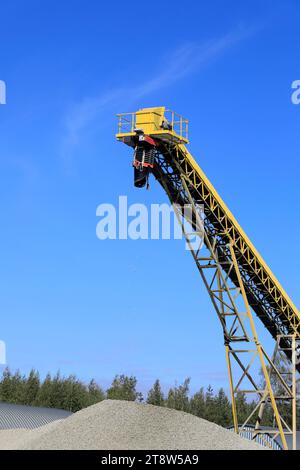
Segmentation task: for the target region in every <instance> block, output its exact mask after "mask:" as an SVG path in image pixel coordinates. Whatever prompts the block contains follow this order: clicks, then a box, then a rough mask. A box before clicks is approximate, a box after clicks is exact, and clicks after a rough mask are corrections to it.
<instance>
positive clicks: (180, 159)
mask: <svg viewBox="0 0 300 470" xmlns="http://www.w3.org/2000/svg"><path fill="white" fill-rule="evenodd" d="M118 119H119V123H118V133H117V135H116V137H117V139H118V140H119V141H121V142H124V143H126V144H127V145H130V146H132V147H134V146H135V139H136V135H137V132H143V133H144V134H145V135H147V136H149V137H151V138H153V139H154V140H155V142H156V148H157V154H156V161H155V165H154V168H153V171H152V172H153V174H154V176H155V178H156V179H157V180H158V181H159V183H160V184H161V185H162V187H163V188H164V190H165V191H166V193H167V195H168V197H169V199H170V201H171V203H172V204H173V206H174V208H175V213H176V215H177V217H178V220H179V222H180V224H181V226H182V230H183V233H184V235H185V237H186V239H187V242H188V243H190V239H189V234H188V233H187V232H186V231H185V229H184V225H183V223H182V218H183V217H184V211H183V208H184V206H185V205H186V204H189V205H190V206H191V207H192V216H191V217H190V220H189V221H188V222H189V223H190V225H191V227H192V228H193V229H194V230H196V231H197V230H198V229H197V227H199V224H200V223H201V221H200V220H197V219H198V218H199V212H198V207H199V206H200V205H201V206H202V207H203V210H204V214H205V221H204V243H205V245H206V247H207V249H208V250H209V256H208V257H204V256H201V253H200V248H201V243H200V244H199V248H198V249H194V248H192V247H191V250H190V251H191V252H192V255H193V257H194V260H195V262H196V265H197V268H198V270H199V273H200V275H201V277H202V279H203V281H204V284H205V286H206V288H207V290H208V293H209V295H210V298H211V300H212V303H213V306H214V308H215V310H216V312H217V314H218V317H219V319H220V321H221V324H222V327H223V332H224V343H225V349H226V359H227V365H228V372H229V381H230V388H231V398H232V406H233V419H234V424H235V430H236V432H240V431H241V428H242V427H243V426H246V425H247V424H249V420H251V419H253V416H252V415H251V416H250V417H249V419H247V420H246V422H245V423H239V420H238V416H237V410H236V405H235V397H236V394H237V393H238V391H239V390H242V388H241V385H242V383H243V382H245V381H247V383H248V384H250V388H249V389H244V390H242V391H243V392H244V393H255V394H256V395H257V396H258V399H259V401H258V405H257V410H255V411H259V413H260V414H261V413H262V410H263V406H262V404H263V403H266V402H267V403H269V404H270V406H271V407H272V409H273V412H274V416H275V420H276V423H277V431H275V432H274V435H278V434H279V435H280V437H281V440H282V443H283V447H284V448H287V441H286V438H285V434H286V433H288V432H289V431H290V430H291V426H290V425H288V424H287V423H286V422H285V420H284V419H283V417H282V416H281V415H280V405H279V403H280V400H285V401H286V400H290V401H292V402H293V403H295V400H296V395H295V394H296V390H295V387H294V389H291V387H289V385H288V384H287V383H286V381H285V379H284V377H282V375H281V374H280V371H278V370H277V368H276V366H275V364H274V363H273V361H272V359H270V358H269V356H268V355H267V353H266V352H265V350H264V348H263V347H262V345H261V344H260V342H259V339H258V336H257V332H256V328H255V325H254V319H253V316H252V311H254V312H255V313H256V315H257V316H258V318H259V319H260V320H261V321H262V323H263V324H264V326H265V327H266V328H267V329H268V331H269V332H270V333H271V335H272V336H273V338H274V339H275V340H277V338H278V337H280V338H281V347H282V350H284V351H285V354H286V356H287V357H288V359H289V360H290V361H291V362H292V361H293V357H294V356H295V341H296V342H297V341H299V340H300V312H299V310H298V309H297V308H296V306H295V305H294V303H293V302H292V300H291V299H290V297H289V296H288V294H287V293H286V292H285V290H284V289H283V287H282V286H281V284H280V283H279V281H278V280H277V278H276V277H275V275H274V274H273V273H272V271H271V269H270V268H269V267H268V265H267V263H266V262H265V261H264V259H263V258H262V256H261V255H260V254H259V252H258V251H257V249H256V248H255V247H254V245H253V244H252V242H251V241H250V239H249V238H248V236H247V235H246V233H245V232H244V231H243V229H242V228H241V226H240V225H239V223H238V222H237V220H236V218H235V217H234V216H233V214H232V213H231V212H230V210H229V209H228V207H227V205H226V204H225V202H224V201H223V200H222V198H221V197H220V196H219V194H218V193H217V191H216V189H215V188H214V187H213V185H212V184H211V182H210V181H209V180H208V178H207V177H206V175H205V174H204V172H203V171H202V170H201V168H200V167H199V165H198V164H197V163H196V161H195V160H194V158H193V157H192V155H191V154H190V152H189V151H188V149H187V147H186V144H187V143H188V121H187V120H186V119H184V118H182V117H181V116H180V115H178V114H176V113H174V112H172V111H167V110H166V108H165V107H157V108H146V109H141V110H139V111H137V112H135V113H126V114H119V115H118ZM208 273H209V274H208ZM236 345H238V347H237V346H236ZM246 356H248V359H246V358H245V357H246ZM256 360H258V362H259V366H260V368H261V369H262V371H263V376H264V379H265V388H264V389H262V388H261V386H259V384H257V380H256V379H255V378H253V375H252V374H251V368H253V367H254V363H255V361H256ZM232 361H234V362H235V367H234V366H233V363H232ZM236 368H237V369H239V371H240V373H241V376H239V375H238V373H237V369H236ZM297 369H298V372H299V371H300V365H299V364H297ZM271 374H275V375H276V376H277V378H278V379H279V380H280V381H281V382H282V384H283V387H284V389H285V390H286V395H285V397H284V399H283V398H282V397H281V396H276V394H275V392H274V391H273V390H272V384H271V382H270V375H271ZM235 376H236V377H237V379H236V383H235ZM288 392H289V394H288ZM253 415H254V413H253ZM257 419H258V421H257V423H256V431H255V432H256V433H258V432H259V429H260V426H259V425H260V420H261V416H258V417H257ZM294 419H295V417H294ZM293 429H294V430H295V422H294V427H293Z"/></svg>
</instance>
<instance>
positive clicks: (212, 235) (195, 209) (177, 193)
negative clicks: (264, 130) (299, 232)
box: [155, 152, 296, 449]
mask: <svg viewBox="0 0 300 470" xmlns="http://www.w3.org/2000/svg"><path fill="white" fill-rule="evenodd" d="M165 156H166V155H165V154H164V152H161V153H159V152H158V153H157V157H156V158H157V160H158V161H159V165H157V166H156V168H158V169H159V171H156V175H155V176H156V178H157V179H158V180H159V182H160V183H161V184H162V186H163V188H164V189H165V191H166V193H167V195H168V197H169V199H170V201H171V203H172V204H173V207H174V211H175V214H176V216H177V219H178V221H179V224H180V226H181V229H182V231H183V234H184V236H185V239H186V242H187V245H188V248H189V250H190V252H191V254H192V256H193V258H194V261H195V263H196V266H197V268H198V271H199V273H200V276H201V278H202V280H203V282H204V285H205V287H206V289H207V291H208V294H209V296H210V298H211V301H212V304H213V306H214V308H215V310H216V313H217V315H218V318H219V320H220V322H221V325H222V328H223V335H224V344H225V353H226V362H227V368H228V376H229V383H230V394H231V403H232V414H233V422H234V429H235V432H236V433H242V432H243V431H244V430H246V429H248V425H249V424H250V422H251V421H253V420H255V422H256V426H255V428H253V439H255V438H256V436H257V435H258V434H260V437H261V438H262V437H263V435H264V433H265V432H266V431H265V429H262V428H261V427H260V423H261V420H262V416H263V411H264V405H265V404H266V403H269V404H270V406H271V407H272V410H273V413H274V418H275V423H276V429H274V430H272V431H268V433H269V434H273V438H274V439H275V438H276V437H277V436H280V437H281V441H282V444H283V448H284V449H288V444H287V440H286V435H287V434H291V433H292V434H293V435H295V429H296V421H295V420H296V411H295V410H296V408H295V407H296V405H295V404H296V390H295V388H293V387H292V388H291V387H290V386H289V384H288V383H287V382H286V379H285V378H284V376H283V375H282V374H281V373H280V371H279V370H278V369H277V367H276V365H275V363H274V361H273V360H272V359H271V358H270V357H269V356H268V354H267V352H266V351H265V349H264V348H263V346H262V345H261V343H260V341H259V338H258V334H257V331H256V327H255V323H254V319H253V315H252V311H251V307H250V303H249V300H248V295H247V290H246V286H245V282H244V279H243V270H242V269H241V268H240V266H241V258H242V255H241V253H240V252H239V250H238V249H237V246H236V243H235V241H234V240H233V239H231V238H230V239H229V242H228V239H226V237H224V236H223V237H222V236H220V232H218V233H217V232H216V231H215V230H213V229H212V227H211V226H210V223H209V222H210V221H209V220H207V219H205V220H204V221H203V220H202V219H201V216H200V214H199V206H198V202H197V199H195V195H194V194H193V183H192V181H191V180H190V175H189V174H188V173H187V172H184V171H181V167H180V164H179V163H178V162H177V165H176V169H177V171H174V168H173V169H172V170H171V171H170V168H169V164H168V162H167V161H166V158H165ZM173 161H174V160H173ZM199 202H200V201H199ZM187 204H188V207H189V208H190V209H191V210H188V211H187V210H186V209H185V207H186V205H187ZM187 214H189V215H188V216H187ZM185 221H187V222H188V223H189V224H190V228H191V230H190V231H188V230H187V228H186V224H185ZM195 236H196V237H198V238H199V243H198V244H197V246H196V247H195V243H194V239H195ZM192 239H193V242H192ZM203 242H204V243H205V245H206V247H207V249H208V252H209V255H208V256H204V255H202V251H201V249H202V246H203ZM295 338H296V335H293V337H291V336H287V335H284V336H283V335H281V341H282V342H283V346H284V350H285V354H286V353H287V349H289V352H290V353H291V354H290V356H291V357H292V358H295V356H294V354H295V353H294V350H293V345H294V344H295ZM293 360H294V359H293ZM259 369H261V370H262V374H263V378H264V383H265V387H261V386H260V384H259V383H258V379H257V377H258V371H259ZM294 372H295V374H296V362H294ZM271 376H273V377H274V376H276V377H277V380H278V381H279V382H280V384H281V385H282V388H283V390H284V392H285V396H284V398H283V396H282V394H281V395H280V396H278V395H276V393H275V391H274V390H273V387H272V383H271ZM245 382H246V383H247V384H245ZM238 392H243V393H244V394H245V395H250V396H252V397H253V394H254V395H256V397H257V398H258V400H257V403H256V405H255V407H254V409H253V410H252V412H251V413H250V415H249V416H248V417H247V418H246V420H244V422H240V420H239V413H238V409H237V400H236V398H237V394H238ZM283 399H284V400H290V401H291V402H292V403H293V404H294V405H293V425H292V427H291V426H289V425H288V424H287V423H286V421H285V419H284V418H283V416H282V415H281V414H280V409H279V406H278V404H279V403H280V402H282V400H283ZM294 443H295V438H294ZM266 444H267V443H266Z"/></svg>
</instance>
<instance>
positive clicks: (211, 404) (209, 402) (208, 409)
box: [204, 385, 216, 422]
mask: <svg viewBox="0 0 300 470" xmlns="http://www.w3.org/2000/svg"><path fill="white" fill-rule="evenodd" d="M204 418H205V419H207V421H212V422H214V421H215V419H216V407H215V399H214V391H213V388H212V387H211V385H209V386H208V387H207V390H206V393H205V413H204Z"/></svg>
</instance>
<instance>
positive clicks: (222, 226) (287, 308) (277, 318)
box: [153, 144, 300, 371]
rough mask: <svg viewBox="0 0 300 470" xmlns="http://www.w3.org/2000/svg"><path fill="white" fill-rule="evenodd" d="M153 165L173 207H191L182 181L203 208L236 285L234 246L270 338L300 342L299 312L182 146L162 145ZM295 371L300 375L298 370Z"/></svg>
mask: <svg viewBox="0 0 300 470" xmlns="http://www.w3.org/2000/svg"><path fill="white" fill-rule="evenodd" d="M156 162H157V164H156V165H155V168H154V170H153V173H154V175H155V177H156V178H157V180H158V181H159V182H160V183H161V184H162V186H163V187H164V189H165V190H166V191H167V193H168V195H169V198H170V200H171V202H172V203H176V204H181V205H184V204H189V203H190V201H189V198H188V196H187V194H186V192H185V190H184V188H183V187H182V179H181V178H182V177H184V179H185V181H186V183H187V186H188V189H189V192H190V194H191V196H192V198H193V201H194V202H195V203H196V204H200V205H203V206H204V212H205V221H204V223H205V231H206V233H207V235H208V238H209V239H210V240H214V241H215V243H216V244H217V247H218V253H219V259H220V261H221V262H222V266H223V269H224V270H225V271H227V273H228V274H229V276H230V278H231V280H232V281H233V283H235V285H237V279H236V276H235V274H234V272H231V273H230V272H229V271H228V270H229V267H230V265H231V263H230V253H229V248H228V245H229V243H232V244H233V246H234V250H235V254H236V257H237V262H238V266H239V270H240V273H241V276H242V279H243V283H244V285H245V289H246V293H247V298H248V301H249V304H250V306H251V308H252V309H253V310H254V311H255V313H256V314H257V316H258V317H259V319H260V320H261V321H262V322H263V324H264V325H265V327H266V328H267V329H268V331H269V332H270V333H271V335H272V336H273V338H274V339H276V338H277V336H278V335H281V336H286V337H288V336H289V335H293V334H296V336H299V338H300V318H299V314H298V312H296V311H295V310H294V309H293V307H292V306H291V305H290V303H289V302H288V301H287V300H286V298H285V295H284V294H283V293H282V292H281V291H280V290H279V289H278V287H277V286H276V285H275V283H273V281H272V277H271V276H270V275H269V273H268V272H266V270H265V268H264V266H262V265H261V264H260V261H259V259H258V258H257V256H256V255H255V254H253V253H252V251H251V249H250V247H249V246H248V244H247V242H246V241H245V240H244V239H243V237H242V236H241V234H240V233H239V232H238V230H237V227H236V226H235V225H234V224H233V223H232V221H231V220H230V217H229V216H228V214H226V213H225V212H224V209H223V208H222V207H221V205H220V203H219V201H218V198H217V197H215V195H214V194H213V192H212V191H211V189H210V188H209V187H207V185H206V182H205V180H204V179H202V178H201V175H200V174H199V172H197V171H196V170H195V169H194V168H193V167H192V165H191V164H190V155H189V153H188V152H187V149H186V148H185V147H184V146H182V145H168V144H162V145H161V146H160V147H159V149H158V152H157V156H156ZM226 259H227V260H228V262H226ZM286 341H287V352H286V354H287V355H288V356H290V352H289V348H288V346H290V344H289V340H288V339H287V340H286ZM298 370H299V371H300V366H298Z"/></svg>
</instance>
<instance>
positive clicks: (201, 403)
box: [190, 387, 205, 418]
mask: <svg viewBox="0 0 300 470" xmlns="http://www.w3.org/2000/svg"><path fill="white" fill-rule="evenodd" d="M190 411H191V413H192V414H193V415H195V416H198V417H199V418H204V417H205V395H204V389H203V387H202V388H200V390H199V392H197V393H195V394H194V395H193V396H192V398H191V400H190Z"/></svg>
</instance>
